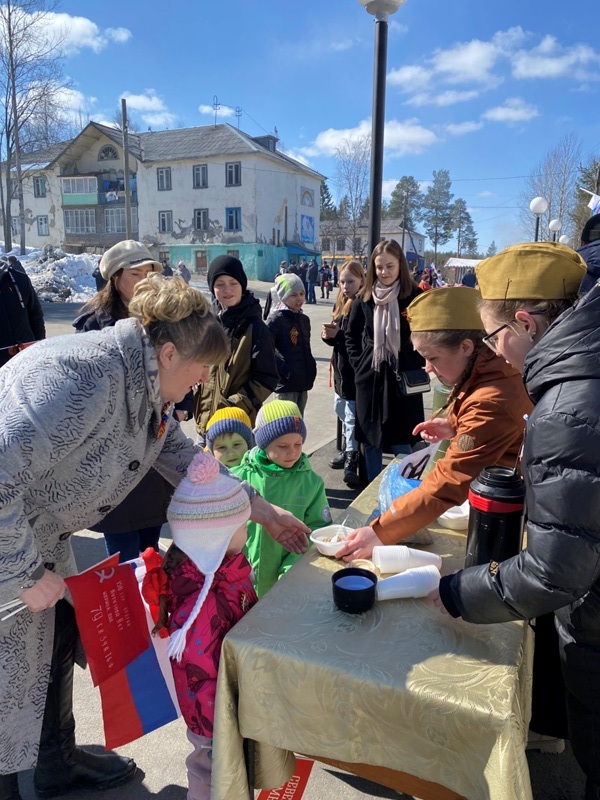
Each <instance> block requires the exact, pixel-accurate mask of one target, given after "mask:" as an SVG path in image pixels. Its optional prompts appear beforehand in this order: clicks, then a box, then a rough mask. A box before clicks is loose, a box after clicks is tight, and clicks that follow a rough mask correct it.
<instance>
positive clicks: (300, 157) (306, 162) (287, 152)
mask: <svg viewBox="0 0 600 800" xmlns="http://www.w3.org/2000/svg"><path fill="white" fill-rule="evenodd" d="M278 150H279V152H281V153H283V154H284V156H289V158H293V159H295V160H296V161H299V162H300V163H301V164H304V165H305V166H307V167H310V161H309V160H308V158H306V156H304V155H302V153H299V152H298V151H297V150H289V149H288V148H287V147H278Z"/></svg>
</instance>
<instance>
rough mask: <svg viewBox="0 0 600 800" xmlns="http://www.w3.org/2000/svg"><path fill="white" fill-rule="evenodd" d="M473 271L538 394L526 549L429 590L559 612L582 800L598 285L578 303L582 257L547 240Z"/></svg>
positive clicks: (590, 785)
mask: <svg viewBox="0 0 600 800" xmlns="http://www.w3.org/2000/svg"><path fill="white" fill-rule="evenodd" d="M476 272H477V280H478V283H479V287H480V290H481V295H482V297H483V298H484V301H483V303H482V305H481V307H480V313H481V317H482V320H483V323H484V325H485V329H486V331H487V337H486V339H487V341H488V342H489V343H490V345H492V346H493V347H494V349H495V350H496V352H497V353H498V355H499V356H500V357H502V358H504V359H506V360H508V361H510V363H511V364H513V365H514V366H515V367H517V368H518V369H521V370H522V372H523V379H524V382H525V388H526V389H527V392H528V393H529V395H530V397H531V399H532V400H533V402H534V403H535V408H534V409H533V412H532V413H531V415H530V417H529V421H528V423H527V435H526V438H525V448H524V453H523V462H522V469H523V477H524V478H525V484H526V502H527V547H526V549H525V550H523V551H522V552H521V553H520V554H519V555H518V556H515V557H514V558H510V559H508V560H507V561H503V562H502V563H500V564H499V565H497V566H496V565H495V568H494V569H493V570H492V569H490V565H488V564H486V565H482V566H477V567H471V568H470V569H466V570H462V571H461V572H458V573H456V574H455V575H451V576H448V577H444V578H442V581H441V583H440V588H439V595H438V594H437V592H435V593H432V599H433V601H434V602H435V604H436V605H437V606H438V607H439V608H440V609H441V610H446V611H447V612H448V613H450V614H451V615H452V616H454V617H459V616H460V617H462V618H463V619H465V620H467V621H468V622H475V623H489V622H505V621H507V620H513V619H532V618H537V617H540V616H541V615H542V614H546V613H548V612H551V611H554V614H555V624H556V627H557V630H558V635H559V640H560V650H561V661H562V668H563V675H564V678H565V683H566V689H567V714H568V718H569V735H570V739H571V744H572V747H573V752H574V754H575V757H576V758H577V761H578V762H579V764H580V766H581V768H582V769H583V771H584V772H585V774H586V776H587V785H586V795H585V798H586V800H600V760H599V759H598V752H599V743H600V489H599V475H600V471H599V467H598V465H599V463H600V462H599V457H598V454H599V453H600V325H599V324H598V323H599V320H600V285H599V284H596V286H594V287H593V288H592V289H590V291H589V292H588V293H587V294H586V295H585V296H584V297H583V298H582V299H581V300H580V301H579V302H578V303H577V304H576V305H575V306H574V307H572V308H570V306H571V304H572V303H573V301H574V298H575V297H576V295H577V291H578V289H579V284H580V283H581V279H582V277H583V276H584V274H585V263H584V262H583V260H582V259H581V257H580V256H579V255H577V253H575V252H574V251H573V250H571V249H569V248H568V247H564V246H563V245H560V244H553V243H550V242H544V243H532V244H522V245H515V246H513V247H509V248H508V249H506V250H504V251H503V252H501V253H499V254H498V255H496V256H493V257H492V258H488V259H486V260H485V261H483V262H482V263H481V264H479V266H478V267H477V270H476ZM549 702H553V699H552V698H549Z"/></svg>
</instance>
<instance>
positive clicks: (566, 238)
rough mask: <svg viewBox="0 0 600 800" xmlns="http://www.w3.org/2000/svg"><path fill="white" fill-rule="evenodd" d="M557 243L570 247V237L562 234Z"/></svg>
mask: <svg viewBox="0 0 600 800" xmlns="http://www.w3.org/2000/svg"><path fill="white" fill-rule="evenodd" d="M558 241H559V242H560V243H561V244H566V245H567V247H570V246H571V237H570V236H566V235H565V234H564V233H563V235H562V236H561V237H560V239H559V240H558Z"/></svg>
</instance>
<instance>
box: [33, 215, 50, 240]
mask: <svg viewBox="0 0 600 800" xmlns="http://www.w3.org/2000/svg"><path fill="white" fill-rule="evenodd" d="M36 219H37V232H38V236H49V235H50V231H49V230H48V217H47V216H46V215H44V216H42V217H37V218H36Z"/></svg>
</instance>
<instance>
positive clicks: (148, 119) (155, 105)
mask: <svg viewBox="0 0 600 800" xmlns="http://www.w3.org/2000/svg"><path fill="white" fill-rule="evenodd" d="M121 97H124V98H125V100H127V108H128V109H129V111H137V112H138V114H139V115H140V117H141V118H142V120H143V121H144V122H145V123H146V124H147V125H155V126H156V127H168V126H170V125H173V123H174V122H175V121H176V119H177V117H176V116H175V114H172V113H171V112H170V111H169V109H168V107H167V106H166V104H165V102H164V100H162V98H160V97H159V96H158V95H157V94H156V92H155V91H154V89H146V91H145V93H144V94H131V93H130V92H123V94H122V95H121Z"/></svg>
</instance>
